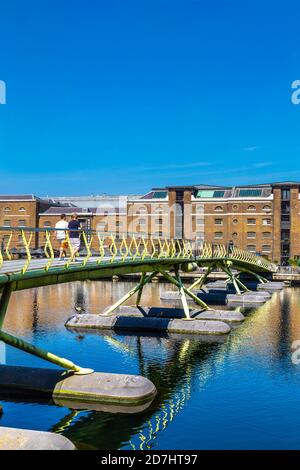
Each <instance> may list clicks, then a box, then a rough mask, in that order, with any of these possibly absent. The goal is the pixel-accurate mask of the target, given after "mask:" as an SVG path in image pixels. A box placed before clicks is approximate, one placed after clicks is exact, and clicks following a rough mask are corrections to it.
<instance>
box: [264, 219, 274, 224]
mask: <svg viewBox="0 0 300 470" xmlns="http://www.w3.org/2000/svg"><path fill="white" fill-rule="evenodd" d="M271 223H272V221H271V219H263V221H262V224H263V225H271Z"/></svg>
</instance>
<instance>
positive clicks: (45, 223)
mask: <svg viewBox="0 0 300 470" xmlns="http://www.w3.org/2000/svg"><path fill="white" fill-rule="evenodd" d="M49 227H51V222H49V221H48V220H47V221H46V222H44V228H49Z"/></svg>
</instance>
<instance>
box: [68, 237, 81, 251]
mask: <svg viewBox="0 0 300 470" xmlns="http://www.w3.org/2000/svg"><path fill="white" fill-rule="evenodd" d="M70 243H71V247H72V250H73V251H75V250H78V248H80V238H70Z"/></svg>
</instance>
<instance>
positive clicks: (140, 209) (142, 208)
mask: <svg viewBox="0 0 300 470" xmlns="http://www.w3.org/2000/svg"><path fill="white" fill-rule="evenodd" d="M136 213H137V214H147V209H146V207H139V209H138V210H137V211H136Z"/></svg>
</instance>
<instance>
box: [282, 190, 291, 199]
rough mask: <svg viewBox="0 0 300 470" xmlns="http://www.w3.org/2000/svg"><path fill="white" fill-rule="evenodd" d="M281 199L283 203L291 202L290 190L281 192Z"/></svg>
mask: <svg viewBox="0 0 300 470" xmlns="http://www.w3.org/2000/svg"><path fill="white" fill-rule="evenodd" d="M281 199H282V200H283V201H289V200H290V190H289V189H282V190H281Z"/></svg>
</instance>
